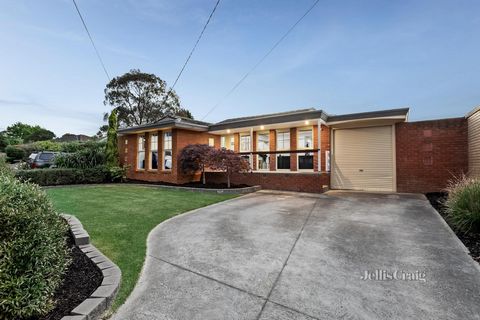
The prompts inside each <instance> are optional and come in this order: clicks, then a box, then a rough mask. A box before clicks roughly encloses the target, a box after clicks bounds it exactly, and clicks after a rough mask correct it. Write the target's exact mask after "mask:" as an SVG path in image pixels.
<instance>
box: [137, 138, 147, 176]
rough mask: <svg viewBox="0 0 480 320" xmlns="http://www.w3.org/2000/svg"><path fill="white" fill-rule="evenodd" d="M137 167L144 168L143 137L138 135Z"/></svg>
mask: <svg viewBox="0 0 480 320" xmlns="http://www.w3.org/2000/svg"><path fill="white" fill-rule="evenodd" d="M137 169H140V170H143V169H145V137H144V136H139V137H138V150H137Z"/></svg>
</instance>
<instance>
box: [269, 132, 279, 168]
mask: <svg viewBox="0 0 480 320" xmlns="http://www.w3.org/2000/svg"><path fill="white" fill-rule="evenodd" d="M276 133H277V132H276V131H275V130H270V137H269V143H268V144H269V146H270V151H275V150H276V149H277V135H276ZM275 159H276V154H275V153H270V163H269V166H270V171H276V170H277V166H276V165H275V164H276V161H275Z"/></svg>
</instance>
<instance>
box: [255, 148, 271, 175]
mask: <svg viewBox="0 0 480 320" xmlns="http://www.w3.org/2000/svg"><path fill="white" fill-rule="evenodd" d="M262 154H266V155H267V169H259V167H258V159H259V158H260V157H259V155H260V153H257V154H256V155H257V163H256V167H257V169H256V170H254V171H260V172H269V171H270V169H271V168H270V156H271V154H270V153H266V152H265V153H262Z"/></svg>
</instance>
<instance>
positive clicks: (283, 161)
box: [277, 154, 290, 170]
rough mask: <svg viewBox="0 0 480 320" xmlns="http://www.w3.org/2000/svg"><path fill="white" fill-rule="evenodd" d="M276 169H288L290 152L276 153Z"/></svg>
mask: <svg viewBox="0 0 480 320" xmlns="http://www.w3.org/2000/svg"><path fill="white" fill-rule="evenodd" d="M277 170H290V154H277Z"/></svg>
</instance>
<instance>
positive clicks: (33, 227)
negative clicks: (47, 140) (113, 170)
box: [0, 167, 70, 319]
mask: <svg viewBox="0 0 480 320" xmlns="http://www.w3.org/2000/svg"><path fill="white" fill-rule="evenodd" d="M39 171H40V170H39ZM67 230H68V227H67V224H66V223H65V221H64V220H63V219H61V218H60V216H59V215H58V214H57V213H56V212H55V211H54V209H53V207H52V205H51V203H50V202H49V200H48V197H47V195H46V194H45V193H44V192H43V191H42V190H41V189H40V188H39V187H38V186H37V185H34V184H31V183H22V182H20V181H19V180H17V179H15V178H14V176H13V174H12V173H11V172H9V171H8V170H7V169H6V168H5V167H2V168H0V319H27V318H28V319H30V318H37V317H39V316H42V315H44V314H46V313H48V312H49V311H50V310H51V309H52V308H53V307H54V301H53V296H54V293H55V291H56V290H57V288H58V287H59V286H60V285H61V283H62V280H63V274H64V272H65V271H66V268H67V267H68V264H69V262H70V258H69V252H68V249H67V246H66V235H67Z"/></svg>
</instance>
